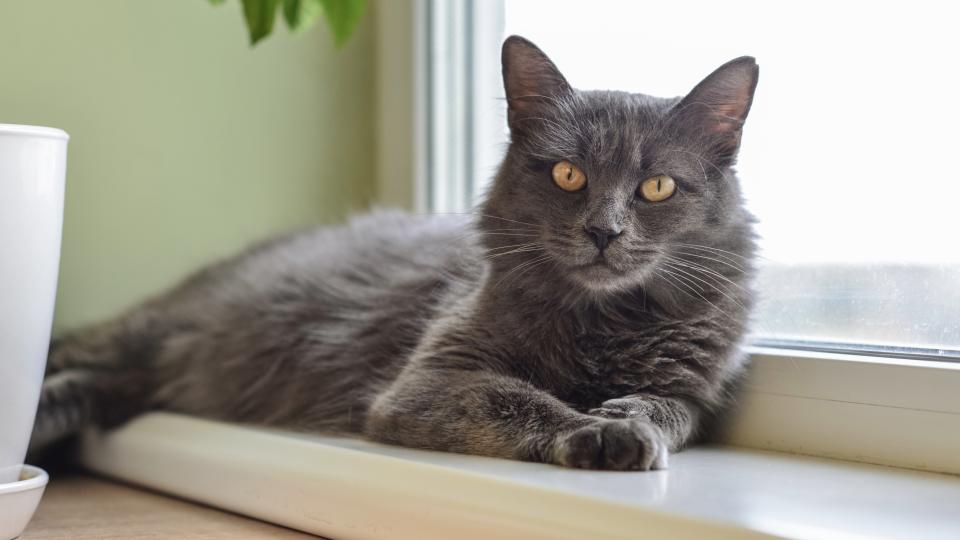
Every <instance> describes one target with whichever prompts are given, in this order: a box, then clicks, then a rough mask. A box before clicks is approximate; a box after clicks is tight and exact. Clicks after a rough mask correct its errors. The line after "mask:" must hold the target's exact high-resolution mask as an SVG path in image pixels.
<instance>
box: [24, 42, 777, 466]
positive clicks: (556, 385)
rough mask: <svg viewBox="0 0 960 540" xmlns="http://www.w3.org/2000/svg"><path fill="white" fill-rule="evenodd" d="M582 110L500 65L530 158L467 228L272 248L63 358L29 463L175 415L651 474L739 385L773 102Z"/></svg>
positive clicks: (546, 66) (707, 91) (549, 85)
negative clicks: (87, 435) (748, 195)
mask: <svg viewBox="0 0 960 540" xmlns="http://www.w3.org/2000/svg"><path fill="white" fill-rule="evenodd" d="M757 77H758V68H757V65H756V63H755V62H754V60H753V59H752V58H749V57H744V58H738V59H736V60H733V61H731V62H729V63H727V64H725V65H723V66H722V67H720V68H719V69H717V70H716V71H715V72H713V73H712V74H711V75H710V76H708V77H707V78H706V79H704V80H703V82H701V83H700V84H699V85H697V86H696V88H694V89H693V91H691V92H690V93H689V94H688V95H687V96H686V97H684V98H682V99H681V98H669V99H664V98H655V97H650V96H646V95H642V94H629V93H624V92H603V91H579V90H575V89H573V88H571V87H570V85H569V84H568V83H567V81H566V80H565V79H564V77H563V75H561V74H560V72H559V71H558V70H557V68H556V67H555V66H554V64H553V63H552V62H551V61H550V60H549V59H548V58H547V57H546V56H545V55H544V54H543V52H541V51H540V50H539V49H538V48H537V47H536V46H534V45H533V44H532V43H530V42H529V41H526V40H525V39H523V38H520V37H516V36H514V37H510V38H508V39H507V40H506V42H505V43H504V45H503V78H504V84H505V87H506V95H507V104H508V120H509V126H510V132H511V142H510V145H509V149H508V151H507V154H506V157H505V159H504V161H503V164H502V166H501V167H500V170H499V172H498V173H497V176H496V179H495V180H494V182H493V185H492V187H491V188H490V191H489V193H488V194H487V196H486V200H485V201H484V202H483V203H482V204H481V206H480V207H479V210H478V212H476V213H475V214H473V215H472V216H470V218H469V219H468V218H467V217H458V216H446V217H441V216H416V215H409V214H404V213H400V212H380V213H374V214H372V215H368V216H365V217H360V218H356V219H354V220H352V221H351V222H350V223H349V224H347V225H345V226H342V227H332V228H322V229H318V230H314V231H310V232H305V233H300V234H294V235H291V236H287V237H284V238H280V239H276V240H272V241H270V242H267V243H264V244H262V245H259V246H257V247H255V248H254V249H252V250H250V251H248V252H246V253H243V254H241V255H239V256H238V257H236V258H234V259H231V260H228V261H225V262H222V263H220V264H217V265H215V266H212V267H210V268H207V269H205V270H203V271H201V272H199V273H198V274H196V275H194V276H193V277H191V278H190V279H189V280H187V281H186V282H185V283H183V284H182V285H180V286H179V287H177V288H176V289H175V290H173V291H172V292H170V293H168V294H166V295H164V296H162V297H159V298H157V299H154V300H152V301H150V302H147V303H146V304H144V305H141V306H139V307H136V308H135V309H133V310H132V311H130V312H129V313H127V314H126V315H124V316H122V317H120V318H118V319H116V320H113V321H110V322H108V323H106V324H103V325H100V326H97V327H95V328H90V329H86V330H83V331H80V332H78V333H75V334H73V335H69V336H67V337H65V338H63V339H61V340H58V341H56V342H55V343H54V345H53V346H52V347H51V354H50V358H49V367H48V373H47V377H46V380H45V381H44V387H43V397H42V399H41V406H40V411H39V414H38V418H37V423H36V427H35V432H34V441H33V446H34V448H36V447H42V446H44V445H46V444H48V443H50V442H52V441H54V440H56V439H60V438H62V437H64V436H67V435H70V434H73V433H76V432H77V431H78V430H79V429H81V428H82V427H84V426H86V425H90V424H95V425H100V426H105V427H109V426H114V425H117V424H119V423H122V422H123V421H125V420H127V419H129V418H131V417H132V416H134V415H136V414H138V413H141V412H143V411H147V410H152V409H162V410H169V411H177V412H182V413H187V414H193V415H199V416H205V417H208V418H216V419H222V420H228V421H239V422H250V423H255V424H266V425H272V426H283V427H286V428H290V429H296V430H306V431H313V432H322V433H342V434H361V435H363V436H365V437H367V438H369V439H371V440H374V441H380V442H384V443H389V444H397V445H403V446H408V447H415V448H429V449H435V450H445V451H449V452H462V453H469V454H480V455H486V456H497V457H503V458H510V459H519V460H530V461H538V462H545V463H555V464H558V465H564V466H568V467H582V468H596V469H617V470H648V469H651V468H653V469H657V468H663V467H665V466H666V464H667V455H668V452H670V451H676V450H678V449H680V448H681V447H683V446H684V445H685V444H687V443H689V442H691V441H693V440H695V439H696V438H697V436H698V435H699V434H701V433H703V432H704V430H706V429H708V428H709V427H710V424H711V422H713V419H714V418H715V417H716V414H717V413H718V411H720V410H721V408H722V407H723V406H724V404H725V403H726V402H727V401H729V393H730V390H731V388H732V386H733V384H734V383H735V382H736V381H737V379H738V377H739V376H740V375H741V374H742V372H743V370H744V356H743V355H742V353H741V351H740V344H741V341H742V338H743V335H744V333H745V327H746V324H747V320H748V317H749V311H750V306H751V304H752V303H753V299H752V294H751V292H750V282H751V275H752V259H753V254H754V234H753V232H752V222H753V219H752V218H751V216H750V214H749V213H748V212H747V211H746V210H745V209H744V207H743V203H742V199H741V194H740V189H739V187H738V181H737V178H736V176H735V174H734V171H733V169H732V167H733V165H734V162H735V160H736V156H737V150H738V148H739V144H740V135H741V129H742V126H743V123H744V120H745V119H746V117H747V113H748V111H749V109H750V104H751V101H752V98H753V92H754V88H755V87H756V84H757Z"/></svg>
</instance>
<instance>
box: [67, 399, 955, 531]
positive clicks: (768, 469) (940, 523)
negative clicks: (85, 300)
mask: <svg viewBox="0 0 960 540" xmlns="http://www.w3.org/2000/svg"><path fill="white" fill-rule="evenodd" d="M81 457H82V461H83V463H84V464H85V465H86V466H87V467H89V468H91V469H93V470H94V471H97V472H99V473H101V474H105V475H108V476H113V477H116V478H121V479H123V480H126V481H129V482H134V483H138V484H142V485H146V486H149V487H151V488H154V489H158V490H160V491H164V492H167V493H172V494H174V495H178V496H181V497H185V498H188V499H192V500H196V501H200V502H203V503H206V504H210V505H212V506H217V507H220V508H224V509H227V510H231V511H234V512H238V513H241V514H245V515H249V516H253V517H257V518H260V519H263V520H266V521H270V522H273V523H278V524H281V525H285V526H288V527H291V528H295V529H299V530H303V531H307V532H311V533H315V534H319V535H323V536H326V537H331V538H357V539H371V540H372V539H380V538H383V539H389V540H403V539H407V538H409V539H424V540H429V539H444V540H446V539H451V538H453V539H457V540H473V539H477V540H480V539H490V538H496V539H508V540H509V539H522V540H546V539H554V540H565V539H569V540H574V539H577V540H579V539H582V538H589V539H591V540H613V539H623V540H626V539H641V538H650V539H662V538H690V539H717V540H719V539H727V538H729V539H733V538H795V539H809V540H824V539H830V540H834V539H844V540H854V539H855V540H864V539H867V538H870V539H874V540H875V539H883V538H891V539H892V538H925V539H930V540H934V539H935V540H948V539H950V540H952V539H955V538H960V522H958V521H957V519H956V509H957V501H960V479H958V478H955V477H951V476H947V475H936V474H927V473H920V472H916V471H904V470H898V469H892V468H889V467H876V466H869V465H859V464H854V463H846V462H839V461H830V460H822V459H816V458H807V457H801V456H790V455H786V454H776V453H769V452H761V451H755V450H745V449H736V448H730V447H702V448H694V449H690V450H686V451H684V452H681V453H679V454H676V455H674V456H672V457H671V462H670V468H669V470H665V471H652V472H602V471H584V470H576V469H563V468H560V467H555V466H550V465H541V464H535V463H522V462H518V461H510V460H502V459H492V458H483V457H477V456H466V455H458V454H449V453H441V452H427V451H422V450H412V449H408V448H399V447H393V446H384V445H378V444H374V443H370V442H367V441H360V440H353V439H343V438H335V437H320V436H312V435H307V434H296V433H287V432H280V431H271V430H264V429H258V428H254V427H248V426H241V425H235V424H226V423H222V422H213V421H210V420H201V419H196V418H189V417H185V416H178V415H173V414H169V413H152V414H148V415H145V416H142V417H140V418H138V419H135V420H133V421H132V422H130V423H129V424H127V425H125V426H123V427H122V428H120V429H118V430H115V431H113V432H111V433H109V434H106V435H98V434H96V433H93V432H91V433H88V434H87V435H86V436H85V437H84V439H83V444H82V445H81Z"/></svg>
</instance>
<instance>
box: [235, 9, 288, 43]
mask: <svg viewBox="0 0 960 540" xmlns="http://www.w3.org/2000/svg"><path fill="white" fill-rule="evenodd" d="M242 1H243V16H244V17H245V18H246V19H247V29H248V30H249V31H250V44H251V45H256V44H257V42H258V41H260V40H261V39H263V38H265V37H267V36H269V35H270V32H272V31H273V20H274V19H275V18H276V16H277V6H278V4H279V2H280V0H242Z"/></svg>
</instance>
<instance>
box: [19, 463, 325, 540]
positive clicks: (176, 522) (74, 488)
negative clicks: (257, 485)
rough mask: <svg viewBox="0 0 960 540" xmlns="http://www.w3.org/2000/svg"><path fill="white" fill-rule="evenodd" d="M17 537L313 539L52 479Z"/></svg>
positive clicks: (180, 504)
mask: <svg viewBox="0 0 960 540" xmlns="http://www.w3.org/2000/svg"><path fill="white" fill-rule="evenodd" d="M20 538H21V539H22V540H47V539H56V540H87V539H97V540H101V539H103V540H121V539H122V540H142V539H161V538H162V539H168V538H177V539H180V538H184V539H191V538H196V539H203V540H216V539H220V538H224V539H231V540H233V539H240V538H270V539H274V538H276V539H282V540H316V539H317V537H316V536H311V535H307V534H303V533H299V532H295V531H292V530H290V529H285V528H282V527H277V526H274V525H270V524H267V523H264V522H261V521H256V520H252V519H247V518H244V517H240V516H237V515H234V514H229V513H226V512H221V511H219V510H215V509H212V508H208V507H205V506H200V505H195V504H191V503H189V502H185V501H181V500H178V499H173V498H170V497H165V496H163V495H158V494H155V493H152V492H149V491H143V490H140V489H136V488H133V487H129V486H126V485H123V484H116V483H112V482H109V481H105V480H101V479H97V478H93V477H89V476H67V477H63V478H56V479H54V480H52V481H51V482H50V485H48V486H47V491H46V493H45V494H44V496H43V500H42V501H41V502H40V508H39V509H38V510H37V513H36V515H34V517H33V521H32V522H31V523H30V525H29V526H28V527H27V530H26V532H25V533H24V534H23V536H21V537H20Z"/></svg>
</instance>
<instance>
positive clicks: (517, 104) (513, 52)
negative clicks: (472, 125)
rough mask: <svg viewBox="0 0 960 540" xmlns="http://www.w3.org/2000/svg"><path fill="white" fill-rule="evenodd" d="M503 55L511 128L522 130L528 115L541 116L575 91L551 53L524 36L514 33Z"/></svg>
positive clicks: (507, 40) (507, 42)
mask: <svg viewBox="0 0 960 540" xmlns="http://www.w3.org/2000/svg"><path fill="white" fill-rule="evenodd" d="M501 59H502V62H503V87H504V90H506V95H507V122H508V123H509V124H510V130H511V131H514V132H517V131H522V124H523V120H524V119H525V118H531V117H537V116H540V114H541V112H540V111H542V109H543V108H544V107H547V106H549V104H550V102H552V101H555V100H556V99H558V98H563V97H565V96H566V95H569V94H570V93H571V92H572V89H571V88H570V85H569V84H568V83H567V80H566V79H565V78H563V75H561V74H560V70H558V69H557V66H555V65H553V62H551V61H550V59H549V58H547V55H545V54H543V51H541V50H540V49H538V48H537V46H536V45H534V44H533V43H530V42H529V41H527V40H526V39H524V38H522V37H520V36H510V37H508V38H507V39H506V41H504V42H503V51H502V54H501Z"/></svg>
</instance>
